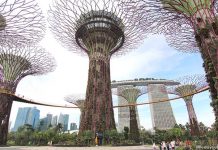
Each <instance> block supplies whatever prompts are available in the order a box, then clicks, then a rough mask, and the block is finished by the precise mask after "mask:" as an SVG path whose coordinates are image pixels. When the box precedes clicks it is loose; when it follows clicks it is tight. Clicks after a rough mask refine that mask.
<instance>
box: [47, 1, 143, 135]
mask: <svg viewBox="0 0 218 150" xmlns="http://www.w3.org/2000/svg"><path fill="white" fill-rule="evenodd" d="M49 16H50V17H49V18H50V19H49V22H50V26H51V27H50V28H51V31H52V32H53V33H54V35H55V37H56V39H57V40H58V41H61V43H62V44H63V45H64V46H65V47H67V48H68V49H69V50H72V51H74V52H77V53H82V54H84V53H85V54H87V55H88V57H89V73H88V84H87V89H86V101H85V108H84V109H85V111H84V113H83V114H82V115H83V116H82V121H81V126H80V131H79V132H83V131H85V130H91V131H93V132H94V133H95V132H104V131H105V130H111V129H116V128H115V121H114V112H113V107H112V94H111V85H110V84H111V79H110V58H111V56H112V55H115V54H116V55H121V54H124V52H126V51H128V50H130V49H133V48H135V47H136V46H138V44H139V43H140V42H141V41H142V40H143V38H144V34H143V32H141V29H140V28H138V23H137V22H135V20H134V19H132V16H133V14H132V13H127V12H126V11H124V10H123V9H121V7H120V5H119V1H117V0H79V1H78V0H59V1H55V2H54V3H53V6H52V7H51V8H50V11H49ZM124 49H125V51H124Z"/></svg>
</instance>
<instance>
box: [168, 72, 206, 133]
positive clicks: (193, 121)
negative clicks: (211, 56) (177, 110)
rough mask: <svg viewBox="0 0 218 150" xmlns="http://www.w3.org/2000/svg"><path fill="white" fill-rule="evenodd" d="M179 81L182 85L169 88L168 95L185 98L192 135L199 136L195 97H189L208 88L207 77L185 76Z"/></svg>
mask: <svg viewBox="0 0 218 150" xmlns="http://www.w3.org/2000/svg"><path fill="white" fill-rule="evenodd" d="M177 81H178V82H180V84H179V85H176V86H172V87H170V88H168V93H170V94H175V95H178V96H182V97H183V96H184V97H183V99H184V101H185V103H186V107H187V110H188V115H189V122H190V127H191V134H192V135H196V136H199V135H200V132H199V127H198V120H197V116H196V114H195V110H194V107H193V103H192V98H193V95H191V96H187V95H190V94H192V93H194V92H196V91H198V90H200V89H202V88H203V87H206V86H207V83H206V80H205V77H204V75H192V76H184V77H181V78H179V79H178V80H177Z"/></svg>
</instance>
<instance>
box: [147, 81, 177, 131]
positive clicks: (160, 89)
mask: <svg viewBox="0 0 218 150" xmlns="http://www.w3.org/2000/svg"><path fill="white" fill-rule="evenodd" d="M148 97H149V102H156V101H159V100H163V99H169V97H168V94H167V91H166V87H165V85H164V84H149V85H148ZM150 109H151V119H152V125H153V128H156V129H160V130H166V129H170V128H173V127H174V126H175V124H176V120H175V117H174V115H173V110H172V107H171V104H170V102H169V101H166V102H161V103H153V104H150Z"/></svg>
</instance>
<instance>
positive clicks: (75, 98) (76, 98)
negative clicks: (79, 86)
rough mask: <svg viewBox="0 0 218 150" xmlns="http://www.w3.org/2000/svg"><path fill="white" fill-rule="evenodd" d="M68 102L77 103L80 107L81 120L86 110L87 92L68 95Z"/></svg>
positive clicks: (66, 98) (66, 99)
mask: <svg viewBox="0 0 218 150" xmlns="http://www.w3.org/2000/svg"><path fill="white" fill-rule="evenodd" d="M64 99H65V101H67V102H68V103H71V104H74V105H76V106H77V107H78V108H79V109H80V113H81V114H80V121H81V120H82V118H81V117H82V113H83V111H84V103H85V94H75V95H68V96H66V97H65V98H64Z"/></svg>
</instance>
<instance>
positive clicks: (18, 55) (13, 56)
mask: <svg viewBox="0 0 218 150" xmlns="http://www.w3.org/2000/svg"><path fill="white" fill-rule="evenodd" d="M11 44H14V43H8V45H7V44H5V45H7V46H5V45H4V46H1V45H0V65H1V69H0V70H1V71H0V72H1V80H0V90H3V91H6V92H10V93H15V91H16V87H17V85H18V83H19V81H20V80H21V79H23V78H24V77H25V76H27V75H40V74H45V73H47V72H50V71H53V70H54V69H55V66H56V65H55V60H54V58H53V57H52V56H51V55H50V54H49V53H48V52H46V51H45V50H44V49H42V48H39V47H36V46H25V47H20V46H18V47H17V46H16V45H11ZM12 102H13V99H12V96H10V95H7V94H3V93H0V145H5V144H6V141H7V132H8V122H9V117H10V111H11V106H12Z"/></svg>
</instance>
